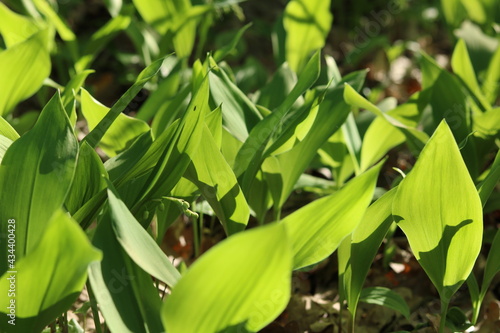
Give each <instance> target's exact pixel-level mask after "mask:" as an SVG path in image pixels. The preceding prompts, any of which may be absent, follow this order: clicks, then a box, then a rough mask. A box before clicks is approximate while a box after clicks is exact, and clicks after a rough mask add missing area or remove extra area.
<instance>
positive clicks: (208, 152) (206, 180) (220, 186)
mask: <svg viewBox="0 0 500 333" xmlns="http://www.w3.org/2000/svg"><path fill="white" fill-rule="evenodd" d="M192 161H193V162H192V164H191V165H190V167H189V168H188V169H187V172H186V178H187V179H189V180H191V181H192V182H193V183H194V184H195V185H196V186H197V187H198V188H199V189H200V192H201V195H202V196H203V197H204V198H205V199H206V200H207V201H208V203H210V206H212V209H213V210H214V212H215V213H216V215H217V216H218V217H219V219H220V220H221V223H222V225H223V226H224V229H225V230H226V233H227V234H228V235H231V234H233V233H235V232H237V231H241V230H243V229H244V228H245V226H246V224H247V223H248V218H249V217H250V209H249V208H248V204H247V201H246V199H245V197H244V196H243V192H242V191H241V189H240V186H239V185H238V181H237V179H236V176H235V175H234V173H233V170H231V167H230V166H229V164H227V162H226V160H225V159H224V157H223V155H222V153H221V152H220V150H219V149H218V147H217V144H216V142H215V140H214V138H213V136H212V134H211V133H210V131H209V129H208V127H206V126H205V127H204V128H203V140H201V142H200V147H199V149H198V151H197V152H196V153H195V154H194V155H193V157H192Z"/></svg>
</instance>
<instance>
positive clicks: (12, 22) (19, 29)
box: [0, 2, 40, 48]
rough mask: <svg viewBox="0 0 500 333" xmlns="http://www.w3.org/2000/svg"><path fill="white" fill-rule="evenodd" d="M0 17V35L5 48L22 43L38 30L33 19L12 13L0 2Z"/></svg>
mask: <svg viewBox="0 0 500 333" xmlns="http://www.w3.org/2000/svg"><path fill="white" fill-rule="evenodd" d="M0 17H1V18H2V19H1V20H0V34H1V35H2V38H3V40H4V42H5V46H7V48H10V47H12V46H14V45H15V44H18V43H21V42H24V41H25V40H26V39H28V38H29V37H30V36H32V35H33V34H35V33H36V32H38V31H39V30H40V27H39V26H38V24H37V23H36V22H35V21H34V20H33V19H30V18H28V17H26V16H23V15H19V14H16V13H14V12H13V11H11V10H10V9H9V8H7V6H5V5H4V4H3V3H2V2H0Z"/></svg>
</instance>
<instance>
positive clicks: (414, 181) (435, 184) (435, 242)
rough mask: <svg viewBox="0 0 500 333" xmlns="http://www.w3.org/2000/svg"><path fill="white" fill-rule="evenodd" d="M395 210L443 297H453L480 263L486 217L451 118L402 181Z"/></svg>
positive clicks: (418, 258)
mask: <svg viewBox="0 0 500 333" xmlns="http://www.w3.org/2000/svg"><path fill="white" fill-rule="evenodd" d="M393 215H394V219H395V221H396V222H398V225H399V227H400V228H401V229H402V230H403V231H404V233H405V234H406V237H407V238H408V241H409V243H410V246H411V249H412V251H413V254H414V255H415V257H416V258H417V260H418V261H419V262H420V264H421V265H422V267H423V268H424V270H425V272H426V273H427V275H428V276H429V278H430V279H431V281H432V282H433V284H434V285H435V286H436V288H437V290H438V291H439V294H440V296H441V299H442V300H443V301H444V302H448V301H449V299H450V297H451V296H452V295H453V294H454V293H455V292H456V291H457V290H458V288H459V287H460V285H461V284H462V283H463V282H464V281H465V280H466V279H467V277H468V276H469V274H470V272H471V270H472V267H473V266H474V262H475V260H476V258H477V256H478V254H479V250H480V248H481V242H482V230H483V219H482V206H481V200H480V198H479V195H478V194H477V191H476V188H475V186H474V183H473V181H472V179H471V177H470V175H469V172H468V171H467V168H466V166H465V164H464V162H463V160H462V158H461V155H460V151H459V149H458V146H457V144H456V142H455V140H454V138H453V135H452V133H451V131H450V129H449V127H448V125H447V124H446V122H445V121H443V122H442V123H441V124H440V125H439V127H438V128H437V129H436V131H435V132H434V134H433V136H432V137H431V139H430V140H429V142H428V143H427V144H426V146H425V148H424V149H423V150H422V153H421V154H420V158H419V159H418V161H417V163H416V164H415V166H414V167H413V169H412V170H411V172H410V173H409V174H408V176H407V177H406V178H405V179H404V180H403V181H402V182H401V184H400V185H399V186H398V192H397V194H396V198H395V199H394V204H393ZM464 244H467V246H464Z"/></svg>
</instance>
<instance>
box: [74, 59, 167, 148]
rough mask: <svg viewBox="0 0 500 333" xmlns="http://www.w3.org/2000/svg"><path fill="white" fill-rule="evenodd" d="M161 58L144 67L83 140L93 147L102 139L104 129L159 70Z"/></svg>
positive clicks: (107, 127) (109, 125)
mask: <svg viewBox="0 0 500 333" xmlns="http://www.w3.org/2000/svg"><path fill="white" fill-rule="evenodd" d="M162 63H163V59H159V60H156V61H155V62H153V63H152V64H151V65H149V66H148V67H146V68H145V69H144V70H143V71H142V72H141V73H140V74H139V76H138V77H137V80H136V81H135V83H134V84H133V85H132V86H131V87H130V88H129V89H128V90H127V91H126V92H125V94H123V95H122V96H121V97H120V99H119V100H118V101H117V102H116V103H115V104H114V105H113V107H112V108H111V109H110V110H109V112H108V113H107V114H106V116H104V118H102V119H101V121H100V122H99V123H98V124H97V126H96V127H95V128H94V129H93V130H92V131H91V132H90V133H89V134H87V136H86V137H85V138H84V141H87V143H88V144H89V145H90V146H91V147H92V148H95V147H96V146H97V144H98V143H99V142H100V141H101V140H102V137H103V136H104V134H105V133H106V131H107V130H108V129H109V128H110V127H111V125H112V124H113V122H114V121H115V119H116V118H118V116H119V115H120V114H121V112H122V111H123V110H124V109H125V107H126V106H127V105H128V104H129V103H130V102H131V101H132V99H133V98H134V97H135V95H137V93H139V91H141V89H142V87H144V85H145V84H146V83H147V82H148V81H149V80H151V79H152V78H153V77H154V76H155V75H156V74H157V73H158V71H159V70H160V67H161V65H162Z"/></svg>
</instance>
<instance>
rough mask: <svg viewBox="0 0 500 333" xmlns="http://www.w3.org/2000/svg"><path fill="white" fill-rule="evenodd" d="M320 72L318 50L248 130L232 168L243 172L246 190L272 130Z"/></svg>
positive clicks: (244, 189)
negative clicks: (275, 103)
mask: <svg viewBox="0 0 500 333" xmlns="http://www.w3.org/2000/svg"><path fill="white" fill-rule="evenodd" d="M319 72H320V57H319V52H316V53H315V54H314V56H313V57H312V58H311V60H310V61H309V62H308V63H307V65H306V67H305V70H304V72H303V74H302V75H301V76H300V78H299V80H298V81H297V84H296V85H295V87H294V88H293V89H292V91H291V92H290V94H289V95H288V96H287V98H286V99H285V100H284V101H283V103H281V104H280V106H279V107H278V108H276V109H275V110H274V111H273V112H272V113H271V114H270V115H268V116H267V117H266V118H264V119H263V120H262V121H260V122H259V123H258V124H257V125H256V126H255V127H254V128H253V129H252V131H251V132H250V136H249V137H248V138H247V139H246V141H245V142H244V144H243V146H242V147H241V148H240V150H239V151H238V155H237V156H236V160H235V165H234V170H235V173H236V175H237V176H238V177H239V176H240V175H242V174H243V172H245V174H244V177H243V183H242V188H243V192H246V191H247V190H248V189H249V188H250V185H251V182H252V181H253V179H254V177H255V174H256V173H257V170H258V168H259V167H260V165H261V163H262V155H263V153H264V150H265V148H266V146H267V143H268V142H269V140H270V139H271V136H272V135H273V133H274V131H275V130H276V129H277V128H278V127H279V125H280V123H281V122H282V121H283V119H284V117H285V116H286V115H287V114H288V113H289V112H290V109H291V107H292V105H293V104H294V103H295V101H296V100H297V99H298V98H299V97H300V96H302V94H303V93H304V92H305V91H306V90H307V89H309V88H310V87H311V86H312V85H313V84H314V82H316V80H317V79H318V76H319Z"/></svg>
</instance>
